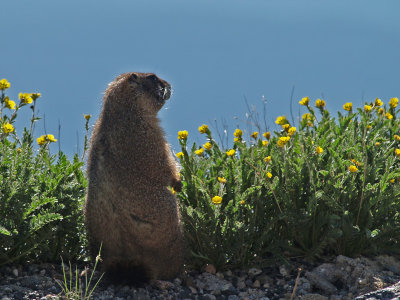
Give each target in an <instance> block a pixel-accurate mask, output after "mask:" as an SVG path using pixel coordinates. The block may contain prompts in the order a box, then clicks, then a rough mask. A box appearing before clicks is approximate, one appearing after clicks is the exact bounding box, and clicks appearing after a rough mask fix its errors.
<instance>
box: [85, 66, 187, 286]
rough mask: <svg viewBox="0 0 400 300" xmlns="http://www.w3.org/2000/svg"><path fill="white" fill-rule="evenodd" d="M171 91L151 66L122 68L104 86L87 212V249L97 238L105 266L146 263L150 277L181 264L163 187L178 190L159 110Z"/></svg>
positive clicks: (175, 219) (174, 214)
mask: <svg viewBox="0 0 400 300" xmlns="http://www.w3.org/2000/svg"><path fill="white" fill-rule="evenodd" d="M169 96H170V85H169V84H168V83H167V82H166V81H164V80H162V79H160V78H158V77H157V76H155V75H154V74H148V73H125V74H122V75H120V76H118V77H117V78H116V79H115V80H114V81H113V82H111V83H110V84H109V86H108V88H107V90H106V92H105V95H104V98H103V109H102V112H101V114H100V117H99V119H98V121H97V123H96V125H95V127H94V130H93V134H92V138H91V143H90V149H89V154H88V166H87V173H88V179H89V182H88V190H87V198H86V202H85V209H84V213H85V220H86V227H87V230H88V236H89V242H90V248H91V249H90V250H91V254H92V256H93V257H95V256H96V255H97V253H98V251H99V247H100V244H101V243H102V251H101V257H102V259H103V265H104V267H105V271H106V273H107V271H109V273H112V272H114V271H115V272H116V273H118V272H121V273H123V272H126V271H128V272H129V271H130V270H131V271H132V273H134V272H136V271H137V270H144V272H145V274H143V275H144V276H147V277H148V278H151V279H169V278H173V277H174V276H176V275H177V274H178V273H179V271H180V270H181V268H182V266H183V255H184V254H183V252H184V250H183V248H184V246H183V245H184V241H183V240H184V238H183V233H182V228H181V224H180V215H179V211H178V205H177V200H176V198H175V196H174V195H173V194H172V193H171V191H170V190H169V188H168V187H169V186H172V187H174V188H175V189H177V190H180V187H181V182H180V178H179V172H178V170H177V167H176V162H175V160H174V158H173V157H172V155H171V152H170V149H169V145H168V144H167V142H166V140H165V138H164V133H163V131H162V129H161V127H160V125H159V119H158V118H157V112H158V111H159V109H161V107H162V105H163V104H164V102H165V100H167V99H168V98H169ZM120 268H122V269H120ZM138 272H139V271H138ZM133 275H135V274H133ZM136 275H138V276H140V274H136Z"/></svg>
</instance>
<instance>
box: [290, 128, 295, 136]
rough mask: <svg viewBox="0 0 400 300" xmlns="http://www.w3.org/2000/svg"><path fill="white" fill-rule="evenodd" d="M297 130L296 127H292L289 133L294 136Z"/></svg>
mask: <svg viewBox="0 0 400 300" xmlns="http://www.w3.org/2000/svg"><path fill="white" fill-rule="evenodd" d="M295 132H296V127H290V128H289V130H288V135H290V136H292V135H293V134H295Z"/></svg>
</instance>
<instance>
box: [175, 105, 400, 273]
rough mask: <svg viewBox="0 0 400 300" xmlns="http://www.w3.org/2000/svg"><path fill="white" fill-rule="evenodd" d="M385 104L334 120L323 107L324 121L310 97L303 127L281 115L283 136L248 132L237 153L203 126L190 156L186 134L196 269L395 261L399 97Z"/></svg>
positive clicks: (186, 214)
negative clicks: (295, 259)
mask: <svg viewBox="0 0 400 300" xmlns="http://www.w3.org/2000/svg"><path fill="white" fill-rule="evenodd" d="M378 100H379V99H377V100H376V101H375V102H374V103H370V104H366V106H365V107H364V109H361V108H359V109H357V111H355V112H353V110H352V105H351V107H350V105H349V104H347V106H344V109H345V110H347V111H348V112H347V113H346V114H342V113H340V112H339V113H338V118H337V120H336V119H335V118H333V117H331V116H330V114H329V112H328V111H327V110H326V109H325V101H323V100H321V99H318V100H317V101H316V108H317V110H318V111H319V114H317V113H316V112H315V110H314V108H313V107H311V106H310V105H309V99H308V98H307V97H305V98H303V99H302V100H301V101H300V104H302V105H304V106H305V107H306V108H307V110H308V112H307V113H306V114H304V115H303V117H302V118H301V120H299V125H298V127H299V128H296V127H294V126H292V125H291V124H290V123H289V121H288V120H287V119H286V118H285V117H284V116H280V117H278V118H277V120H276V123H277V124H278V125H280V126H281V128H282V130H279V131H275V134H274V136H273V137H271V133H270V132H265V133H264V134H263V136H264V138H261V137H259V134H258V132H253V133H251V132H248V134H249V136H250V140H248V141H247V142H246V141H244V139H243V138H242V136H243V132H242V131H241V130H240V129H237V130H236V131H235V133H234V137H235V141H234V144H233V148H232V149H230V150H228V149H226V150H221V148H220V147H219V145H218V144H217V143H216V142H215V140H214V139H213V136H212V133H211V131H210V130H209V129H208V126H207V125H202V126H200V127H199V131H200V133H202V134H205V135H206V137H207V143H206V144H204V145H203V147H198V146H197V145H196V144H195V143H194V144H193V145H192V147H191V148H190V149H188V144H187V137H188V133H187V132H183V131H182V132H179V134H178V138H179V140H180V143H181V148H182V152H180V153H178V154H177V156H178V157H179V159H180V162H181V164H182V171H181V175H182V179H183V190H182V192H181V193H179V194H178V196H179V198H180V200H181V213H182V219H183V223H184V226H185V232H186V235H187V240H188V243H189V247H190V249H191V252H192V258H193V262H194V264H198V265H201V264H204V263H213V264H214V265H216V266H217V267H220V268H221V267H224V266H228V265H233V266H243V265H249V264H254V263H258V264H260V263H263V262H268V261H269V260H270V259H277V258H279V259H285V258H286V257H290V256H303V257H308V258H311V259H312V258H317V257H320V256H322V255H330V254H335V255H337V254H344V255H349V256H354V255H357V254H371V253H383V252H389V253H395V252H397V253H398V252H399V242H400V215H399V211H400V197H399V195H400V194H399V191H400V189H399V179H400V171H399V166H400V162H399V158H400V149H398V148H400V137H399V136H398V135H397V134H399V133H400V128H399V121H398V119H397V118H396V113H397V112H396V106H397V102H398V99H397V98H392V99H391V101H390V102H389V105H388V107H386V106H383V104H382V102H381V101H380V100H379V101H380V102H379V101H378ZM318 119H319V120H318ZM260 135H261V134H260ZM201 149H203V150H201Z"/></svg>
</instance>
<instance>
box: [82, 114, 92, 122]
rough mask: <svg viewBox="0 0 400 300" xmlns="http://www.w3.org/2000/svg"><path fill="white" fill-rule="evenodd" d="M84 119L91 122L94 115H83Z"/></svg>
mask: <svg viewBox="0 0 400 300" xmlns="http://www.w3.org/2000/svg"><path fill="white" fill-rule="evenodd" d="M83 117H84V118H85V119H86V120H88V121H89V120H90V118H91V117H92V115H83Z"/></svg>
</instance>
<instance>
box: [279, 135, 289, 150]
mask: <svg viewBox="0 0 400 300" xmlns="http://www.w3.org/2000/svg"><path fill="white" fill-rule="evenodd" d="M289 140H290V136H286V137H285V136H282V137H280V138H279V140H278V142H277V144H278V146H279V147H281V148H283V146H285V144H286V143H287V142H288V141H289Z"/></svg>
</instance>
